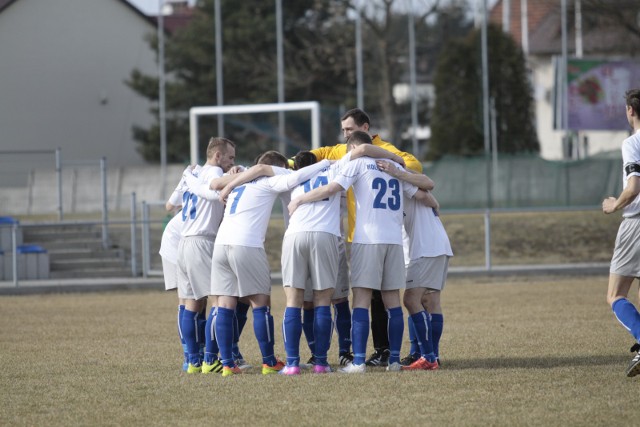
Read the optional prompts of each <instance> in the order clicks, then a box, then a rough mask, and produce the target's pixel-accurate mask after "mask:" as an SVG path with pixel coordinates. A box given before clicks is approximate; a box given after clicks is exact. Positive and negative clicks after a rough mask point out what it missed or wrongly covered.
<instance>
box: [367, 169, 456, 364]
mask: <svg viewBox="0 0 640 427" xmlns="http://www.w3.org/2000/svg"><path fill="white" fill-rule="evenodd" d="M377 165H378V168H379V169H380V170H383V171H385V172H387V173H388V174H390V175H391V176H394V177H396V178H399V179H403V178H407V177H409V176H408V175H407V173H408V172H404V171H401V170H399V169H398V168H396V167H395V166H394V165H393V164H392V163H390V162H385V161H382V160H381V161H378V162H377ZM427 200H428V202H429V203H428V206H427V205H425V204H423V203H418V202H416V200H415V199H406V198H405V200H404V228H405V234H404V249H405V251H404V254H405V264H406V265H407V270H406V273H407V274H406V290H405V292H404V298H403V303H404V306H405V307H406V308H407V310H408V311H409V318H408V322H407V325H408V327H409V339H410V342H411V349H410V351H409V355H408V356H407V357H405V358H403V359H402V360H401V362H400V364H401V365H403V368H402V369H405V370H419V369H421V370H434V369H437V368H438V367H439V358H438V352H439V342H440V337H441V335H442V327H443V321H444V318H443V316H442V307H441V304H440V293H441V291H442V289H443V288H444V284H445V281H446V278H447V271H448V266H449V258H450V257H452V256H453V252H452V250H451V244H450V242H449V237H448V236H447V232H446V231H445V229H444V226H443V225H442V221H440V216H439V205H438V202H437V200H436V199H435V197H433V195H432V194H431V193H429V197H428V199H427Z"/></svg>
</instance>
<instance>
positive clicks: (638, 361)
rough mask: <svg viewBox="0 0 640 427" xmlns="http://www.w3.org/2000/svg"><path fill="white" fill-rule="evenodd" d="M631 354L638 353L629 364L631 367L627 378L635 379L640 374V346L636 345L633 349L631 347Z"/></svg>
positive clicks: (628, 368)
mask: <svg viewBox="0 0 640 427" xmlns="http://www.w3.org/2000/svg"><path fill="white" fill-rule="evenodd" d="M631 352H632V353H636V355H635V356H633V359H631V362H629V366H627V376H628V377H635V376H636V375H638V374H640V344H637V343H636V344H634V345H633V347H631Z"/></svg>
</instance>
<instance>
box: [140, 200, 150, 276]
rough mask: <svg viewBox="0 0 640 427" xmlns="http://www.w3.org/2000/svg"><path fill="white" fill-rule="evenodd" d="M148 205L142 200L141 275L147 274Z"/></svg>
mask: <svg viewBox="0 0 640 427" xmlns="http://www.w3.org/2000/svg"><path fill="white" fill-rule="evenodd" d="M149 234H150V233H149V205H148V204H147V202H145V201H142V276H143V277H144V278H145V279H146V278H147V277H148V276H149V270H150V261H149V258H150V257H149Z"/></svg>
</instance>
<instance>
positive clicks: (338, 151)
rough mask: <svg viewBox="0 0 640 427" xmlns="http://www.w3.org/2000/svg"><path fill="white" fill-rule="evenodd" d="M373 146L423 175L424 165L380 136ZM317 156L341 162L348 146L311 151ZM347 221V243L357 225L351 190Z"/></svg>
mask: <svg viewBox="0 0 640 427" xmlns="http://www.w3.org/2000/svg"><path fill="white" fill-rule="evenodd" d="M372 142H373V145H377V146H378V147H382V148H384V149H385V150H387V151H390V152H392V153H393V154H397V155H398V156H400V157H402V158H403V159H404V163H405V165H406V166H407V169H411V170H412V171H414V172H419V173H422V163H420V162H419V161H418V159H416V158H415V157H414V156H413V155H412V154H409V153H405V152H404V151H400V150H398V149H397V148H396V147H395V146H394V145H393V144H391V143H389V142H386V141H383V140H382V139H380V136H378V135H374V136H373V137H372ZM311 152H312V153H313V154H315V155H316V158H317V159H318V161H320V160H324V159H327V160H340V159H341V158H342V157H343V156H344V155H345V154H347V144H338V145H332V146H329V147H320V148H316V149H315V150H311ZM347 220H348V224H349V229H348V230H347V233H348V235H347V241H348V242H351V240H352V239H353V229H354V226H355V224H356V199H355V197H354V195H353V190H352V189H351V188H350V189H349V191H347Z"/></svg>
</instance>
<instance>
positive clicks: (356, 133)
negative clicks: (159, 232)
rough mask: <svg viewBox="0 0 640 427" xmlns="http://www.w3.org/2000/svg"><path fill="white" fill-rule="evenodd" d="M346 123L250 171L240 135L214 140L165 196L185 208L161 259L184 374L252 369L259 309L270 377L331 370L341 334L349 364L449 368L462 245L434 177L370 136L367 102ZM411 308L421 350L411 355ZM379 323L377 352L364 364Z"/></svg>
mask: <svg viewBox="0 0 640 427" xmlns="http://www.w3.org/2000/svg"><path fill="white" fill-rule="evenodd" d="M341 125H342V132H343V135H344V136H345V138H346V141H345V143H344V144H338V145H335V146H331V147H322V148H319V149H315V150H311V151H303V152H300V153H298V154H297V155H296V156H295V157H294V158H293V159H287V158H286V157H285V156H283V155H282V154H280V153H278V152H275V151H268V152H266V153H263V154H262V155H260V156H258V158H257V159H256V162H255V163H256V164H255V165H254V166H252V167H250V168H248V169H245V168H242V167H239V166H234V159H235V144H234V143H233V142H232V141H230V140H228V139H225V138H212V139H211V140H210V142H209V145H208V147H207V161H206V163H205V165H204V166H202V167H199V166H196V167H193V168H192V167H189V168H187V169H186V170H185V171H184V173H183V176H182V178H181V180H180V183H179V184H178V186H177V187H176V189H175V191H174V192H173V194H172V195H171V197H170V199H169V201H168V202H167V209H170V210H173V209H177V208H180V210H179V212H178V213H177V214H176V215H175V217H174V218H173V219H172V220H171V221H170V222H169V223H168V225H167V227H166V228H165V231H164V233H163V236H162V243H161V248H160V255H161V256H162V262H163V272H164V278H165V287H166V288H167V289H176V288H177V290H178V298H179V310H178V330H179V333H180V339H181V341H182V345H183V349H184V364H183V369H184V370H185V371H186V372H188V373H199V372H202V373H221V374H222V376H230V375H235V374H240V373H242V372H243V370H244V369H246V368H248V367H249V365H248V364H247V363H246V361H245V359H244V356H243V355H242V353H241V352H240V348H239V340H240V336H241V334H242V330H243V328H244V326H245V323H246V321H247V312H248V310H249V308H250V307H251V308H252V314H253V329H254V333H255V337H256V339H257V342H258V346H259V349H260V352H261V357H262V374H264V375H268V374H272V373H279V374H282V375H299V374H300V372H301V370H300V369H301V368H302V367H309V368H311V369H312V371H313V372H314V373H328V372H332V370H333V369H332V368H331V367H330V366H329V363H328V357H327V354H328V351H329V348H330V343H331V337H332V335H333V331H334V329H335V330H336V333H337V337H338V360H339V363H340V365H341V366H342V367H341V368H340V369H339V372H342V373H363V372H365V371H366V366H386V369H387V370H388V371H400V370H435V369H438V367H439V366H440V362H439V340H440V336H441V334H442V329H443V316H442V309H441V306H440V293H441V291H442V289H443V287H444V285H445V281H446V276H447V270H448V262H449V258H450V257H451V256H453V253H452V251H451V246H450V243H449V239H448V237H447V234H446V232H445V230H444V227H443V226H442V223H441V221H440V218H439V216H438V212H439V206H438V202H437V200H436V199H435V198H434V197H433V195H432V194H431V192H430V191H431V190H432V189H433V188H434V183H433V181H432V180H431V179H430V178H429V177H427V176H426V175H424V174H422V165H421V164H420V163H419V162H418V161H417V160H416V159H415V157H413V156H412V155H411V154H408V153H404V152H401V151H399V150H398V149H397V148H395V147H394V146H393V145H391V144H390V143H387V142H385V141H382V140H381V139H380V138H379V136H377V135H375V136H373V138H372V137H371V136H370V135H369V133H368V131H369V126H370V123H369V117H368V116H367V115H366V113H364V112H363V111H362V110H359V109H353V110H350V111H348V112H347V113H345V114H344V115H343V116H342V118H341ZM290 166H291V167H292V169H293V170H292V169H290ZM277 198H280V199H281V202H282V203H283V206H284V207H285V208H284V214H285V225H286V232H285V235H284V239H283V242H282V259H281V261H282V284H283V287H284V292H285V295H286V308H285V312H284V319H283V324H282V336H283V342H284V348H285V352H286V360H285V361H282V360H279V359H278V358H277V357H276V356H275V354H274V339H275V331H274V328H275V327H274V320H273V316H272V315H271V312H270V295H271V276H270V271H269V263H268V259H267V254H266V252H265V249H264V240H265V235H266V232H267V228H268V225H269V219H270V217H271V212H272V208H273V205H274V203H275V201H276V199H277ZM345 210H346V211H347V213H348V229H347V230H346V231H345V230H343V227H342V224H343V222H342V218H343V212H344V211H345ZM346 242H351V246H350V251H349V252H350V258H349V259H347V245H346ZM350 289H351V291H352V302H351V308H350V307H349V290H350ZM401 289H404V294H403V300H402V301H401V298H400V295H401V294H400V290H401ZM402 304H404V306H405V308H406V309H407V311H408V313H409V316H408V318H407V325H408V328H409V337H410V341H411V348H410V350H409V353H408V355H407V356H406V357H404V358H403V359H402V360H401V346H402V337H403V333H404V327H405V321H404V315H403V309H402ZM208 305H209V306H210V307H211V309H210V312H209V314H208V315H207V313H206V309H207V306H208ZM332 305H333V307H334V310H333V317H332V311H331V306H332ZM370 310H371V321H370ZM370 327H371V331H372V335H373V344H374V348H375V350H376V351H375V353H374V354H373V355H372V356H371V357H369V358H368V359H367V357H366V349H367V341H368V338H369V328H370ZM303 332H304V335H305V337H306V340H307V344H308V346H309V349H310V351H311V354H312V357H311V359H310V360H309V361H308V362H307V364H302V363H301V361H300V341H301V337H302V334H303Z"/></svg>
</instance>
